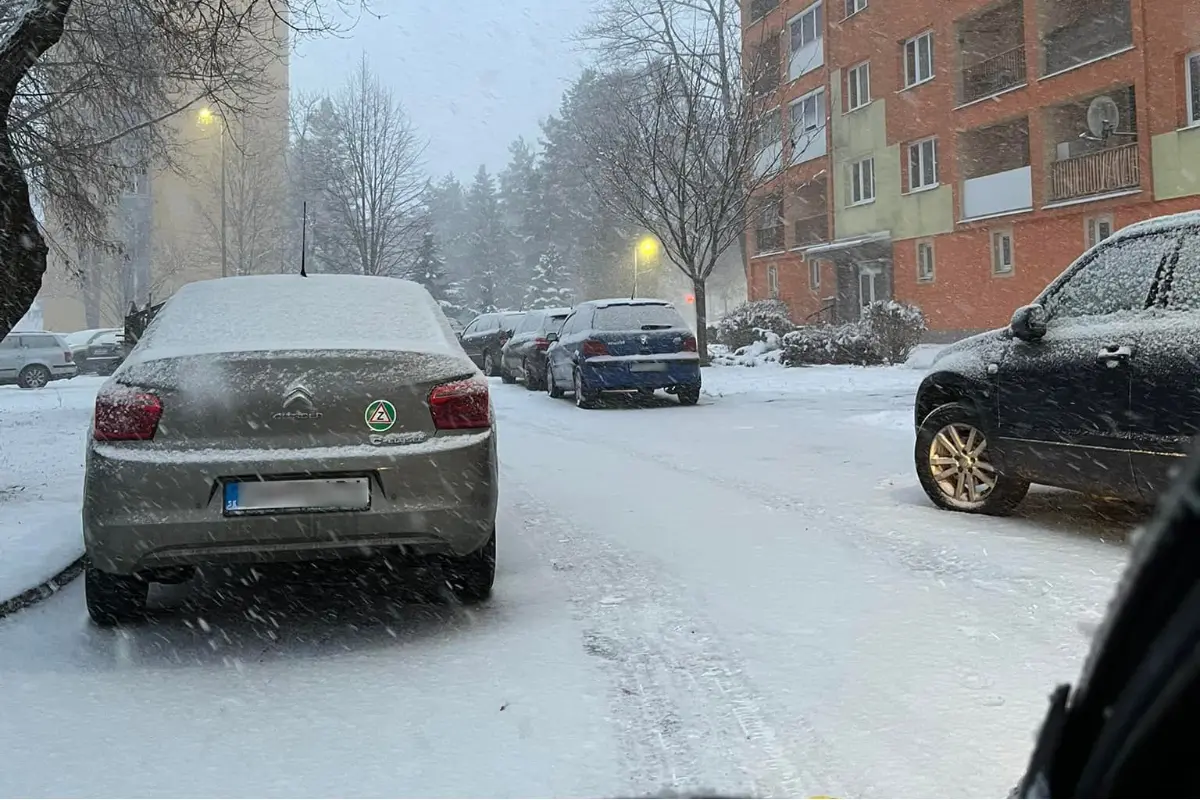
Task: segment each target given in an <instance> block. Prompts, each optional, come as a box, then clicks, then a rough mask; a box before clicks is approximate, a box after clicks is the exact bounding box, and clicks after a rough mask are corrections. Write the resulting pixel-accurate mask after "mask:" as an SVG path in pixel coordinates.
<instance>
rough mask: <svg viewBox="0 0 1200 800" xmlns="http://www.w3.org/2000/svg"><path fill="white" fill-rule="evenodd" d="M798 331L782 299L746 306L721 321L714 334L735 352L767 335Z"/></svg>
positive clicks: (744, 304) (781, 334)
mask: <svg viewBox="0 0 1200 800" xmlns="http://www.w3.org/2000/svg"><path fill="white" fill-rule="evenodd" d="M795 329H796V324H795V323H794V322H792V318H791V316H790V315H789V313H788V307H787V304H786V303H784V302H783V301H782V300H754V301H752V302H749V303H742V304H741V305H740V306H738V307H737V308H735V309H734V310H733V311H730V312H729V313H728V314H726V315H725V316H724V317H722V318H721V319H719V320H718V321H717V323H716V325H714V326H713V329H712V331H713V332H714V333H715V334H716V335H715V337H714V340H715V341H717V342H719V343H720V344H723V345H725V346H726V347H728V348H729V349H731V350H738V349H740V348H743V347H748V346H749V345H751V344H754V343H755V342H761V341H764V340H766V339H767V334H768V333H772V334H774V335H775V336H783V335H785V334H788V333H791V332H792V331H793V330H795Z"/></svg>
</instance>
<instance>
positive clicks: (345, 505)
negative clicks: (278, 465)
mask: <svg viewBox="0 0 1200 800" xmlns="http://www.w3.org/2000/svg"><path fill="white" fill-rule="evenodd" d="M370 507H371V483H370V481H369V480H368V479H366V478H310V479H305V480H295V481H238V482H231V483H227V484H225V513H226V514H253V513H263V512H269V511H365V510H366V509H368V508H370Z"/></svg>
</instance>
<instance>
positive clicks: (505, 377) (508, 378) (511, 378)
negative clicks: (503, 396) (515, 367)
mask: <svg viewBox="0 0 1200 800" xmlns="http://www.w3.org/2000/svg"><path fill="white" fill-rule="evenodd" d="M500 380H502V381H504V382H505V383H516V382H517V376H516V375H513V374H512V373H511V372H509V371H508V370H506V369H505V368H504V362H501V363H500Z"/></svg>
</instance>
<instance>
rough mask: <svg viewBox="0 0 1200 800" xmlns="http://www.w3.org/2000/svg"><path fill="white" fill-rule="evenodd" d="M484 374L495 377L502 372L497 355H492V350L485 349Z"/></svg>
mask: <svg viewBox="0 0 1200 800" xmlns="http://www.w3.org/2000/svg"><path fill="white" fill-rule="evenodd" d="M483 374H484V375H487V376H488V377H489V378H494V377H496V376H497V375H499V374H500V371H499V369H498V368H497V366H496V357H495V356H494V355H492V351H491V350H484V351H483Z"/></svg>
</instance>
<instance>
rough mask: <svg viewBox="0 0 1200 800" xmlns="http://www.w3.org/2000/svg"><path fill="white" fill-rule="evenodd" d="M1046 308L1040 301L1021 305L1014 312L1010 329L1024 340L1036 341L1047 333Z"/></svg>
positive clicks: (1014, 334) (1018, 337) (1016, 336)
mask: <svg viewBox="0 0 1200 800" xmlns="http://www.w3.org/2000/svg"><path fill="white" fill-rule="evenodd" d="M1046 321H1047V318H1046V309H1045V307H1044V306H1042V305H1041V304H1040V303H1032V304H1030V305H1027V306H1021V307H1020V308H1018V309H1017V310H1016V311H1014V312H1013V315H1012V320H1011V321H1010V322H1009V323H1008V330H1009V333H1011V334H1012V335H1013V336H1014V337H1015V338H1017V339H1020V340H1021V341H1024V342H1032V341H1036V340H1038V339H1040V338H1042V337H1043V336H1045V335H1046Z"/></svg>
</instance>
